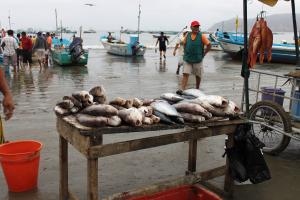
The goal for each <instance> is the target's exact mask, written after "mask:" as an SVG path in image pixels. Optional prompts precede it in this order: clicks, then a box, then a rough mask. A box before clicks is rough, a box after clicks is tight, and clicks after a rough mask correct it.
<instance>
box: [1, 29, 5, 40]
mask: <svg viewBox="0 0 300 200" xmlns="http://www.w3.org/2000/svg"><path fill="white" fill-rule="evenodd" d="M1 34H2V38H5V36H6V33H5V30H4V29H2V31H1Z"/></svg>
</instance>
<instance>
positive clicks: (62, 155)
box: [59, 135, 69, 200]
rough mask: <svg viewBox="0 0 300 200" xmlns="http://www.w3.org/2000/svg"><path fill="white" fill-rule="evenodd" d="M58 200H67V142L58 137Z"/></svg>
mask: <svg viewBox="0 0 300 200" xmlns="http://www.w3.org/2000/svg"><path fill="white" fill-rule="evenodd" d="M59 199H60V200H68V199H69V197H68V141H67V140H66V139H65V138H63V137H62V136H61V135H59Z"/></svg>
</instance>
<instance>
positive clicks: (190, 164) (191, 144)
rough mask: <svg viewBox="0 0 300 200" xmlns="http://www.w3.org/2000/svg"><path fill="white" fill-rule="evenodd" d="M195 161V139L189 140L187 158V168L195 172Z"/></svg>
mask: <svg viewBox="0 0 300 200" xmlns="http://www.w3.org/2000/svg"><path fill="white" fill-rule="evenodd" d="M196 161H197V139H196V140H192V139H191V140H189V160H188V170H189V171H190V172H196Z"/></svg>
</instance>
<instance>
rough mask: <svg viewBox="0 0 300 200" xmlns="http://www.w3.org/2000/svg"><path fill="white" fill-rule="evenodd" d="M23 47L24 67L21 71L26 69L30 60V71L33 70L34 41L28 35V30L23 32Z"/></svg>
mask: <svg viewBox="0 0 300 200" xmlns="http://www.w3.org/2000/svg"><path fill="white" fill-rule="evenodd" d="M21 34H22V48H23V55H22V57H23V68H22V69H21V71H25V64H26V63H27V62H29V67H30V68H29V71H31V66H32V55H31V53H32V52H31V49H32V41H31V39H30V38H29V37H27V36H26V32H22V33H21Z"/></svg>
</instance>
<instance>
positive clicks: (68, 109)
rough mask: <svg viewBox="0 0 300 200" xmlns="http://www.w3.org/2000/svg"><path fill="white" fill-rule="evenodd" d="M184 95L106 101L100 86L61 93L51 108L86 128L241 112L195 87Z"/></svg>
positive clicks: (180, 120) (196, 120)
mask: <svg viewBox="0 0 300 200" xmlns="http://www.w3.org/2000/svg"><path fill="white" fill-rule="evenodd" d="M183 93H184V95H177V94H172V93H165V94H163V95H161V96H160V98H156V99H143V100H140V99H138V98H133V99H127V100H125V99H122V98H121V97H117V98H115V99H113V100H111V101H108V100H107V96H105V90H104V88H103V87H102V86H96V87H94V88H92V89H91V90H90V91H89V92H86V91H77V92H74V93H72V95H71V96H64V97H63V99H62V100H60V101H58V102H57V103H56V106H55V108H54V111H55V113H57V114H58V115H71V114H74V115H75V116H76V119H77V120H78V122H80V123H81V124H83V125H84V126H88V127H102V126H106V125H109V126H119V125H121V123H122V122H124V123H125V124H128V125H130V126H141V125H142V124H148V125H149V124H153V123H158V122H162V123H167V124H174V123H178V124H182V125H185V126H186V124H185V122H194V123H200V122H203V121H205V120H206V119H210V118H212V116H213V115H214V116H221V117H228V116H233V115H234V114H236V113H237V112H240V108H239V107H238V106H237V105H236V104H235V103H234V102H232V101H229V100H227V99H225V98H223V97H221V96H215V95H205V94H204V93H203V92H202V91H200V90H197V89H188V90H185V91H184V92H183Z"/></svg>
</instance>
